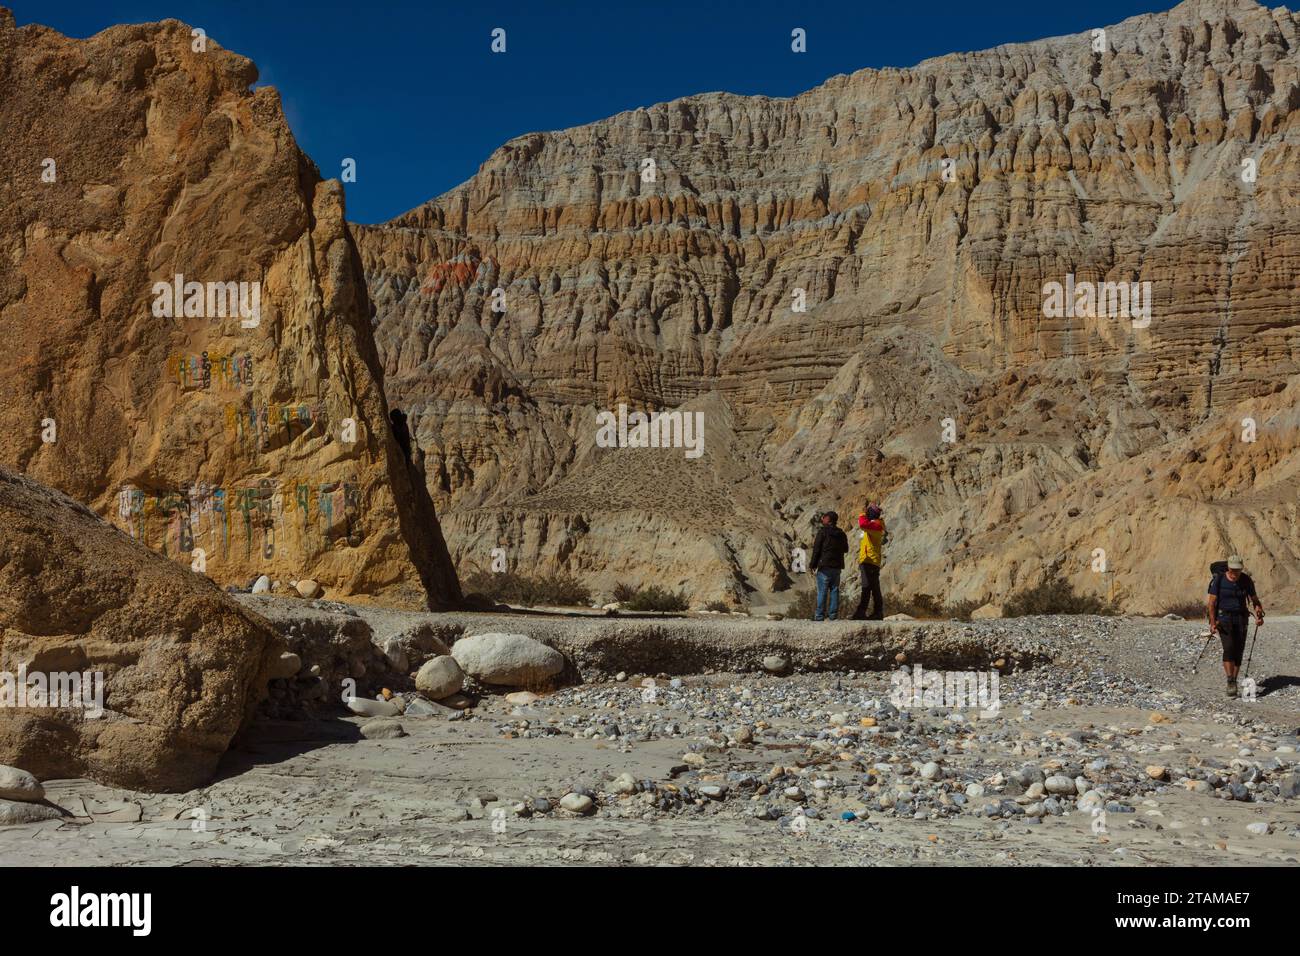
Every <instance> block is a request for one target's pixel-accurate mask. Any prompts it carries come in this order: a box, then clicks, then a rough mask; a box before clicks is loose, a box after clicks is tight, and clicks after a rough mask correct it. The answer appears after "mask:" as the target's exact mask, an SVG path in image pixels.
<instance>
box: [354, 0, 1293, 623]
mask: <svg viewBox="0 0 1300 956" xmlns="http://www.w3.org/2000/svg"><path fill="white" fill-rule="evenodd" d="M1097 27H1098V28H1103V27H1104V35H1098V34H1094V33H1083V34H1078V35H1074V36H1066V37H1057V38H1053V39H1048V40H1042V41H1038V42H1034V43H1025V44H1014V45H1006V46H1000V47H997V48H996V49H993V50H987V51H983V52H978V53H961V54H953V55H950V56H943V57H939V58H937V59H933V60H928V61H926V62H924V63H921V64H919V65H918V66H916V67H914V68H911V69H884V70H862V71H860V72H857V73H854V74H853V75H851V76H837V77H834V78H832V79H831V80H829V81H827V82H826V83H825V84H824V85H822V86H820V87H818V88H817V89H814V90H811V91H809V92H807V93H804V94H801V95H799V96H795V97H792V98H789V99H770V98H767V97H761V96H759V97H743V96H734V95H730V94H723V93H711V94H704V95H699V96H690V97H686V98H684V99H680V100H675V101H673V102H671V103H661V104H658V105H655V106H650V107H647V108H644V109H637V110H634V111H631V112H627V113H622V114H619V115H618V116H614V117H611V118H609V119H607V120H602V121H600V122H597V123H592V124H590V125H587V126H582V127H577V128H574V129H568V130H563V131H559V132H552V133H533V134H529V135H527V136H522V137H519V138H517V139H514V140H512V141H510V142H509V143H507V144H506V145H504V146H503V147H501V148H500V149H499V150H497V151H496V152H495V153H494V154H493V155H492V156H491V157H490V158H489V159H488V160H487V161H486V162H485V163H484V165H483V166H482V168H481V169H480V170H479V172H478V174H477V175H475V176H474V177H473V178H472V179H470V180H469V181H468V182H466V183H465V184H464V185H462V186H460V187H458V188H456V189H453V190H452V191H451V192H449V193H447V194H446V195H443V196H441V197H439V198H437V199H435V200H432V201H431V202H429V203H427V204H425V205H423V206H421V207H419V208H417V209H415V210H412V211H411V212H409V213H407V214H405V215H403V216H400V217H398V218H397V219H395V220H393V221H392V222H389V223H386V224H384V225H381V226H375V227H354V228H356V229H357V235H358V245H359V248H360V251H361V256H362V259H363V262H364V265H365V271H366V277H367V282H368V284H369V287H370V295H371V298H372V300H373V301H374V302H375V303H376V307H377V330H376V341H377V344H378V347H379V351H380V354H381V356H382V358H383V362H384V366H385V372H386V388H387V390H388V394H389V397H390V400H391V401H393V402H394V403H396V404H400V405H402V406H403V407H406V408H407V409H408V410H409V411H410V412H411V415H412V421H413V426H414V427H413V430H414V433H415V435H416V440H417V443H418V445H419V447H420V451H421V453H422V454H423V456H424V465H425V474H426V476H427V480H428V487H429V490H430V492H431V494H432V496H433V497H434V499H435V501H436V502H437V504H438V506H439V508H440V510H441V512H442V513H443V515H444V521H445V527H446V528H447V529H448V539H449V545H450V549H451V552H452V555H453V557H454V559H455V560H456V561H457V562H458V563H459V564H461V565H462V567H465V566H477V567H485V566H486V565H487V564H488V562H489V561H490V555H489V551H490V549H491V548H492V547H494V546H502V547H505V548H506V549H507V552H508V553H509V554H510V556H511V561H512V564H513V565H514V566H517V567H519V568H522V569H525V570H531V569H542V570H546V569H561V568H562V569H567V570H571V571H574V572H575V573H578V574H580V575H582V576H584V577H586V578H588V580H590V581H591V582H593V583H595V584H597V585H599V586H602V587H609V586H612V584H613V583H614V582H615V581H616V580H627V581H629V582H631V583H660V584H665V583H666V584H668V585H669V586H683V587H686V588H688V589H689V590H690V591H692V593H693V594H694V595H695V597H696V598H697V599H698V600H706V599H716V598H726V599H729V600H732V601H733V602H736V603H744V602H746V601H759V602H761V601H763V600H766V599H771V598H772V596H773V595H774V593H776V592H780V591H781V590H782V589H784V588H785V587H786V586H787V584H788V581H789V580H790V579H791V578H792V577H795V576H796V572H795V571H794V570H793V568H792V560H791V554H792V552H793V549H794V548H795V547H796V546H798V545H803V546H805V547H806V546H807V545H808V543H809V541H808V539H809V537H810V524H809V520H808V519H809V517H810V515H811V512H812V511H813V509H814V508H816V507H819V506H820V507H822V508H825V507H830V506H836V507H837V508H838V510H840V511H841V512H842V513H843V512H849V513H850V514H855V513H856V512H857V511H858V510H860V509H861V507H862V504H863V501H864V500H865V498H866V496H868V495H870V496H871V497H873V498H884V499H885V503H886V512H887V515H888V517H889V519H890V522H891V525H892V527H893V529H894V535H893V539H892V542H891V545H890V550H889V552H888V554H889V558H888V559H887V560H888V563H887V566H886V572H885V578H886V583H887V585H888V586H889V587H890V588H891V589H899V588H901V589H903V590H905V591H913V592H921V591H924V592H928V593H931V594H936V595H941V596H943V597H945V598H948V599H953V600H956V599H970V600H977V601H981V602H983V601H987V600H989V599H990V598H993V597H996V596H999V595H1003V594H1005V593H1006V592H1008V591H1014V590H1018V589H1020V588H1022V587H1027V586H1032V585H1033V584H1035V583H1037V582H1038V581H1040V580H1042V579H1043V578H1044V577H1045V576H1046V575H1048V574H1050V573H1053V572H1057V571H1059V572H1060V573H1062V574H1064V575H1065V576H1067V577H1069V578H1071V579H1072V581H1073V582H1074V583H1075V585H1076V586H1077V587H1079V588H1081V589H1083V590H1086V591H1090V592H1094V593H1095V592H1098V591H1104V592H1105V593H1107V594H1113V595H1114V597H1115V598H1116V600H1118V601H1119V602H1120V603H1121V604H1123V605H1125V606H1127V607H1129V608H1131V609H1135V610H1157V609H1159V608H1160V607H1161V605H1162V604H1164V603H1166V602H1168V601H1170V600H1173V599H1176V598H1183V597H1187V596H1189V595H1190V594H1191V593H1197V594H1199V592H1201V591H1203V589H1204V584H1205V579H1206V575H1205V565H1206V563H1207V562H1208V560H1209V559H1210V558H1212V557H1215V556H1220V555H1221V554H1222V553H1223V552H1225V551H1226V550H1228V549H1236V550H1239V551H1242V552H1244V553H1246V554H1247V556H1248V558H1249V559H1250V561H1251V564H1252V566H1253V569H1254V570H1255V571H1256V573H1257V575H1258V577H1259V579H1260V580H1261V584H1263V585H1264V586H1265V587H1266V588H1267V589H1268V590H1269V591H1270V593H1272V594H1274V595H1275V596H1277V597H1279V598H1282V599H1284V600H1292V601H1293V600H1297V599H1300V578H1298V577H1297V573H1296V571H1295V570H1294V569H1295V567H1296V559H1297V558H1300V549H1298V547H1297V545H1296V544H1295V541H1294V536H1293V535H1291V536H1288V535H1286V534H1285V533H1284V530H1283V529H1285V528H1287V527H1289V526H1290V523H1291V521H1292V520H1293V518H1294V511H1295V504H1294V502H1295V501H1296V497H1297V490H1298V489H1300V485H1298V484H1297V480H1296V475H1295V470H1296V455H1295V452H1294V448H1295V437H1296V432H1295V423H1294V421H1293V418H1294V415H1293V414H1292V412H1291V411H1290V409H1292V408H1293V407H1294V401H1295V397H1296V395H1295V392H1294V391H1285V392H1284V391H1283V389H1284V388H1285V386H1286V382H1287V380H1288V379H1290V378H1292V377H1293V376H1295V375H1296V374H1297V372H1298V371H1300V335H1298V326H1297V321H1296V317H1295V313H1294V309H1293V307H1292V306H1293V301H1292V300H1293V298H1294V291H1295V289H1296V288H1297V286H1298V285H1300V202H1297V199H1296V195H1297V194H1296V190H1295V183H1296V182H1297V181H1300V150H1298V149H1297V145H1298V144H1300V72H1298V71H1300V60H1298V58H1297V52H1296V51H1297V46H1298V45H1300V23H1298V21H1297V17H1296V16H1295V15H1294V14H1292V13H1291V12H1289V11H1287V10H1286V9H1285V8H1277V9H1273V10H1270V9H1267V8H1265V7H1263V6H1260V5H1258V4H1256V3H1254V2H1252V0H1188V2H1185V3H1182V4H1180V5H1179V6H1177V7H1175V8H1174V9H1172V10H1170V11H1168V12H1166V13H1160V14H1150V15H1143V16H1139V17H1135V18H1132V19H1129V20H1126V21H1124V22H1123V23H1120V24H1113V25H1106V24H1101V23H1099V24H1097ZM651 163H652V164H653V165H652V166H651V165H650V164H651ZM651 173H653V175H650V174H651ZM1070 276H1074V277H1075V279H1077V280H1078V281H1080V282H1084V281H1086V282H1101V281H1105V282H1120V281H1124V282H1138V283H1150V298H1149V299H1148V300H1146V301H1148V302H1149V303H1150V306H1151V314H1150V321H1149V323H1147V322H1145V320H1144V318H1143V317H1141V316H1138V321H1136V322H1135V321H1133V316H1129V317H1127V318H1126V317H1124V316H1122V315H1116V316H1103V317H1070V316H1067V315H1055V314H1052V310H1050V309H1049V308H1047V304H1048V303H1047V299H1046V295H1045V288H1046V287H1047V286H1048V284H1049V283H1052V282H1058V283H1062V284H1065V283H1066V282H1069V281H1074V280H1071V279H1069V278H1068V277H1070ZM1139 288H1142V287H1141V286H1139ZM498 289H500V290H502V293H503V295H497V294H495V291H494V290H498ZM801 294H802V296H803V297H804V298H806V304H807V310H806V311H802V312H801V311H796V310H795V308H794V305H795V303H796V301H797V300H798V298H799V297H800V295H801ZM1117 304H1118V302H1117ZM621 401H627V402H630V403H632V404H633V405H634V406H636V407H646V408H651V409H656V410H659V409H664V408H672V407H678V406H681V405H683V404H684V403H698V402H712V403H715V405H716V404H721V405H723V406H725V410H721V409H720V410H719V411H718V412H717V414H716V415H714V416H711V420H712V421H713V423H714V424H715V426H716V427H718V428H725V429H727V430H729V431H730V437H729V438H723V437H720V438H719V439H718V441H717V442H716V443H715V444H714V445H713V446H712V448H708V449H706V452H705V455H704V458H703V459H701V460H695V461H692V460H686V459H684V458H683V456H682V455H681V454H680V452H663V453H660V452H655V453H654V454H653V458H654V460H655V465H654V468H655V472H654V473H653V475H652V476H651V475H649V474H646V473H644V472H642V471H641V470H640V469H641V468H642V464H643V462H642V461H640V460H637V458H635V457H633V453H630V452H628V451H626V450H610V449H603V448H597V447H595V446H594V441H593V436H594V432H595V415H596V413H597V411H601V410H612V409H614V408H615V407H616V406H617V404H618V403H619V402H621ZM691 407H696V406H695V405H692V406H691ZM944 419H952V425H953V430H952V433H951V435H952V437H953V438H954V439H955V440H953V441H945V440H944V427H943V424H942V423H943V420H944ZM1243 419H1253V420H1254V421H1255V422H1256V424H1257V425H1258V426H1259V428H1260V434H1261V436H1263V432H1264V431H1268V432H1269V434H1268V435H1267V436H1263V437H1261V438H1260V441H1259V442H1255V443H1251V442H1247V441H1243V440H1241V436H1242V435H1243V434H1246V431H1245V430H1244V429H1243V425H1242V420H1243ZM1265 421H1268V422H1269V423H1270V424H1269V425H1268V427H1267V428H1265V425H1264V423H1265ZM737 448H743V449H744V450H745V451H744V453H743V454H734V455H733V452H734V450H735V449H737ZM724 453H725V454H727V455H733V457H732V458H731V459H730V460H729V461H727V462H725V463H715V465H714V466H713V468H712V471H711V472H709V471H707V470H706V469H707V468H708V465H707V462H708V459H709V458H710V456H711V455H714V454H719V455H721V454H724ZM635 454H636V455H638V456H640V458H642V459H645V458H646V456H647V455H648V453H647V452H645V451H644V450H642V451H640V452H637V453H635ZM1188 456H1191V460H1190V465H1189V466H1188V467H1175V466H1176V465H1177V463H1178V462H1179V461H1180V460H1181V459H1184V458H1187V457H1188ZM702 466H704V467H703V468H702ZM1244 470H1249V471H1251V472H1252V473H1253V476H1254V477H1253V478H1252V479H1251V480H1246V481H1243V480H1241V477H1242V474H1243V471H1244ZM724 472H727V473H725V474H724ZM670 473H671V474H670ZM614 475H617V476H618V482H617V483H615V484H611V481H612V480H613V476H614ZM634 485H636V486H637V487H636V488H635V491H636V495H635V496H626V495H622V494H621V492H622V490H623V487H624V486H626V487H631V486H634ZM702 486H707V492H705V497H704V498H703V499H700V498H698V497H697V498H688V499H681V498H680V497H679V493H680V492H681V490H682V489H684V488H690V489H692V491H693V492H695V493H698V492H700V490H701V487H702ZM577 488H582V489H584V495H583V496H577V495H574V494H573V493H572V489H577ZM602 489H610V494H609V495H603V494H602V493H601V492H602ZM658 489H662V491H660V490H658ZM756 489H760V490H756ZM609 498H616V499H618V506H617V507H607V505H606V502H607V500H608V499H609ZM684 501H685V502H688V503H686V504H684V503H683V502H684ZM701 510H703V511H704V512H705V514H704V515H703V516H701V515H699V514H698V513H697V512H699V511H701ZM1098 549H1102V550H1105V551H1106V552H1107V554H1106V557H1107V563H1106V565H1105V567H1106V571H1105V572H1100V571H1098V572H1094V571H1093V567H1094V566H1098V567H1099V566H1100V565H1094V562H1095V561H1096V558H1095V557H1094V553H1095V552H1096V551H1097V550H1098ZM686 554H690V555H691V559H690V560H689V561H686V560H681V561H675V560H674V556H677V557H683V556H684V555H686ZM796 579H797V578H796Z"/></svg>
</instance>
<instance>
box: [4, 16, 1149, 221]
mask: <svg viewBox="0 0 1300 956" xmlns="http://www.w3.org/2000/svg"><path fill="white" fill-rule="evenodd" d="M0 4H2V5H5V6H8V7H9V8H10V9H12V10H13V11H14V16H15V17H16V18H17V20H18V24H19V26H22V25H24V24H27V23H32V22H38V23H43V24H45V25H47V26H51V27H53V28H55V29H56V30H59V31H61V32H63V33H66V34H68V35H70V36H76V37H84V36H90V35H91V34H94V33H97V32H98V31H100V30H102V29H104V28H105V27H108V26H111V25H113V24H115V23H141V22H146V21H152V20H162V19H166V18H168V17H173V18H175V19H178V20H182V21H184V22H186V23H189V24H190V25H191V26H199V27H203V28H204V30H206V31H207V33H208V35H209V36H211V37H213V38H214V39H216V40H217V42H218V43H220V44H221V45H222V46H224V47H226V48H227V49H230V50H234V51H235V52H237V53H241V54H243V55H244V56H247V57H249V58H251V59H252V60H253V62H255V63H256V64H257V65H258V68H259V70H260V72H261V80H260V81H259V82H260V83H265V84H271V85H273V86H276V87H278V88H279V90H280V93H281V96H282V97H283V100H284V104H285V109H286V111H287V113H288V116H289V122H290V123H291V124H292V127H293V131H294V135H295V136H296V137H297V139H298V142H299V144H300V145H301V146H302V148H303V149H304V150H306V152H307V153H308V155H310V156H311V157H312V159H314V160H315V161H316V163H317V164H318V165H319V166H320V167H321V171H322V173H323V174H324V175H325V176H327V177H329V176H338V175H339V173H340V169H341V167H340V163H341V162H342V160H343V158H344V157H349V156H350V157H353V158H355V159H356V161H357V182H355V183H351V184H348V186H347V202H348V216H349V218H350V219H352V220H354V221H357V222H364V223H372V222H380V221H383V220H386V219H389V218H391V217H393V216H396V215H398V214H399V213H402V212H405V211H406V210H407V209H410V208H412V207H413V206H417V205H419V204H420V203H422V202H424V201H425V200H427V199H429V198H431V197H433V196H436V195H438V194H440V193H442V192H445V191H446V190H448V189H450V188H452V187H453V186H456V185H458V184H460V183H462V182H464V181H465V180H466V179H468V178H469V177H470V176H472V175H473V174H474V172H475V171H476V170H477V169H478V167H479V164H480V163H482V162H483V160H485V159H486V158H487V157H488V155H489V154H490V153H491V152H492V151H493V150H494V149H495V148H496V147H498V146H499V145H501V144H502V143H504V142H505V141H506V140H508V139H510V138H512V137H514V136H518V135H520V134H522V133H528V132H533V131H536V130H553V129H563V128H565V127H568V126H576V125H579V124H581V123H587V122H591V121H593V120H597V119H600V118H602V117H605V116H609V115H611V114H613V113H617V112H620V111H622V110H626V109H632V108H635V107H637V106H645V105H649V104H652V103H659V102H662V101H664V100H670V99H674V98H676V97H678V96H684V95H687V94H689V93H702V92H708V91H712V90H726V91H729V92H733V93H750V94H752V93H764V94H767V95H769V96H790V95H792V94H795V93H798V92H801V91H803V90H806V89H809V88H810V87H813V86H816V85H817V84H818V83H820V82H822V81H823V80H825V79H826V78H827V77H830V76H834V75H835V74H837V73H852V72H853V71H855V70H859V69H862V68H863V67H868V66H870V67H880V66H911V65H912V64H914V63H916V62H918V61H920V60H923V59H926V58H927V57H931V56H938V55H941V54H944V53H951V52H953V51H957V50H979V49H984V48H987V47H991V46H997V45H998V44H1000V43H1012V42H1016V41H1021V40H1034V39H1038V38H1040V37H1046V36H1057V35H1060V34H1065V33H1077V32H1081V31H1084V30H1089V29H1091V28H1093V27H1096V26H1105V25H1108V24H1112V23H1117V22H1119V21H1120V20H1123V19H1126V18H1127V17H1130V16H1135V15H1137V14H1140V13H1149V12H1153V11H1158V10H1164V9H1168V8H1169V7H1171V6H1173V5H1174V0H1154V2H1153V0H1122V2H1113V0H1090V2H1088V3H1044V2H1042V0H1035V2H1016V3H1006V4H1000V5H998V6H996V7H993V6H990V5H988V4H984V3H972V2H970V0H960V2H953V0H922V2H913V3H894V2H891V3H873V2H870V0H837V2H829V0H828V2H821V0H799V2H790V0H786V2H774V0H695V2H678V0H654V2H650V0H647V2H634V0H599V2H592V0H572V2H548V0H532V2H498V0H470V2H458V3H442V2H433V0H425V2H406V0H403V2H385V0H362V2H343V0H316V2H312V3H300V2H294V0H259V2H246V0H235V2H214V0H117V2H114V0H0ZM496 27H501V28H503V29H505V30H506V53H505V54H493V53H492V52H491V50H490V43H491V36H490V34H491V32H492V30H493V29H494V28H496ZM795 27H802V28H804V29H805V30H806V31H807V36H808V51H807V52H806V53H802V54H796V53H793V52H791V49H790V34H791V31H792V30H793V29H794V28H795Z"/></svg>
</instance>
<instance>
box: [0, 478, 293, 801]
mask: <svg viewBox="0 0 1300 956" xmlns="http://www.w3.org/2000/svg"><path fill="white" fill-rule="evenodd" d="M0 527H3V529H4V533H3V534H0V702H3V706H0V764H9V765H12V766H16V767H20V768H22V769H23V770H26V771H28V772H30V773H32V774H34V775H35V776H37V777H38V778H41V779H50V778H63V777H80V776H88V777H93V778H94V779H96V780H99V781H101V782H104V783H111V784H115V785H117V786H122V787H129V788H132V789H137V790H150V791H159V790H166V791H181V790H189V789H192V788H194V787H198V786H201V785H203V784H205V783H207V782H208V781H209V780H210V779H211V777H212V774H213V772H214V771H215V769H216V765H217V761H218V760H219V759H220V757H221V755H222V754H223V753H225V752H226V748H227V747H228V746H229V744H230V741H231V739H232V738H233V737H234V736H235V734H236V733H237V732H238V731H239V730H240V729H241V727H243V726H244V725H245V724H246V723H247V721H248V720H250V719H251V718H252V715H253V711H254V708H255V707H256V706H257V704H258V702H259V701H260V700H261V699H262V697H264V696H265V694H266V688H267V681H268V679H269V678H270V677H271V676H272V674H273V672H274V667H275V666H276V664H277V663H278V659H279V657H280V655H281V653H282V652H283V651H284V649H285V647H284V641H283V639H282V638H281V637H280V636H279V634H278V633H276V631H274V630H273V629H272V628H271V626H270V625H269V624H267V623H266V622H265V621H263V620H262V619H261V618H259V617H257V615H255V614H251V613H249V612H248V611H245V610H244V609H242V608H240V607H239V606H238V605H237V604H235V602H234V601H233V600H232V599H231V598H230V597H229V596H227V595H226V594H224V593H223V592H222V591H221V590H220V589H219V588H218V587H217V586H216V585H215V584H214V583H213V582H212V581H210V580H208V579H206V578H204V577H202V576H200V575H197V574H194V573H193V572H191V571H190V570H189V569H188V568H186V567H183V566H181V565H179V564H177V563H175V562H172V561H167V560H165V559H163V558H162V557H160V556H159V555H157V554H156V553H154V552H152V551H150V550H149V549H148V548H145V547H144V546H142V545H140V544H138V543H137V542H135V541H132V540H131V539H130V538H129V537H127V536H126V535H125V534H123V533H122V532H121V531H119V530H117V529H115V528H113V527H111V526H110V525H108V524H107V523H105V522H104V521H103V520H102V519H100V518H99V517H97V516H96V515H94V514H93V513H91V512H90V511H89V510H88V509H87V508H85V507H84V506H83V505H80V504H78V503H77V502H74V501H73V500H72V499H70V498H68V497H67V496H66V495H63V494H62V493H60V492H57V491H54V490H52V489H49V488H46V487H44V486H42V485H40V484H38V483H37V482H35V481H32V480H31V479H28V478H25V477H23V476H21V475H17V474H14V473H13V472H10V471H7V470H4V469H0ZM38 675H39V677H38ZM74 675H75V679H74ZM101 678H102V684H100V683H98V682H99V681H100V679H101ZM20 682H21V683H27V682H31V686H32V687H35V688H38V689H40V691H41V693H45V694H50V695H51V696H50V697H41V696H38V695H37V694H36V693H34V692H31V691H20V690H19V689H18V687H17V684H18V683H20ZM55 703H57V704H59V705H62V706H59V707H54V706H49V705H51V704H55ZM100 707H102V711H101V710H100Z"/></svg>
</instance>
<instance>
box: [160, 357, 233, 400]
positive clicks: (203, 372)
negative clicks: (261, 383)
mask: <svg viewBox="0 0 1300 956" xmlns="http://www.w3.org/2000/svg"><path fill="white" fill-rule="evenodd" d="M167 368H168V371H169V374H172V375H175V376H176V383H177V384H178V385H180V387H181V388H182V389H184V390H185V391H193V390H194V389H204V390H206V389H210V388H211V387H212V386H213V384H214V383H215V384H216V386H217V388H218V389H225V390H227V391H229V390H233V389H247V388H252V387H253V356H252V355H250V354H249V353H247V352H245V353H244V354H242V355H224V354H222V353H220V352H211V353H209V352H200V353H198V354H197V355H172V356H169V357H168V359H167Z"/></svg>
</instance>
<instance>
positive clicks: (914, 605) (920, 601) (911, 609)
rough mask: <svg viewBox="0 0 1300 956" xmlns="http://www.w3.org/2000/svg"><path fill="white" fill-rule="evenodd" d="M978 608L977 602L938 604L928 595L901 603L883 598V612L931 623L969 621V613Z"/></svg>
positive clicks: (887, 597) (921, 595) (920, 595)
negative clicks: (931, 621)
mask: <svg viewBox="0 0 1300 956" xmlns="http://www.w3.org/2000/svg"><path fill="white" fill-rule="evenodd" d="M979 606H980V603H979V602H978V601H957V602H955V603H953V604H940V603H939V601H938V599H937V598H935V597H934V596H933V595H929V594H917V595H914V596H913V597H911V598H907V599H904V600H902V601H894V602H891V601H890V600H889V596H888V595H886V596H885V611H886V612H887V613H889V614H906V615H908V616H909V617H915V618H921V619H926V620H933V621H969V620H970V614H971V611H973V610H975V609H976V608H977V607H979Z"/></svg>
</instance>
